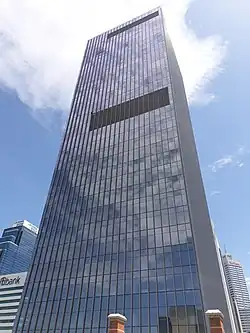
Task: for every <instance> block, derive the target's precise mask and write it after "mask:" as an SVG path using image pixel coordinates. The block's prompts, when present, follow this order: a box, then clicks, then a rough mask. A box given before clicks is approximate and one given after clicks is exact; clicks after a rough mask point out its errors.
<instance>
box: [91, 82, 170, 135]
mask: <svg viewBox="0 0 250 333" xmlns="http://www.w3.org/2000/svg"><path fill="white" fill-rule="evenodd" d="M165 105H169V94H168V88H167V87H165V88H163V89H160V90H157V91H153V92H151V93H149V94H147V95H143V96H140V97H137V98H134V99H132V100H130V101H127V102H124V103H121V104H118V105H115V106H112V107H110V108H108V109H105V110H103V111H99V112H97V113H93V114H92V115H91V121H90V131H93V130H94V129H97V128H101V127H104V126H107V125H111V124H114V123H116V122H119V121H122V120H125V119H128V118H132V117H135V116H138V115H140V114H143V113H146V112H149V111H152V110H155V109H159V108H161V107H163V106H165Z"/></svg>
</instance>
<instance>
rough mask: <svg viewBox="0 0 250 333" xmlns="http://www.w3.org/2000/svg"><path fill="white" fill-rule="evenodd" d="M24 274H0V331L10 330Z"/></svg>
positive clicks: (21, 289) (7, 332)
mask: <svg viewBox="0 0 250 333" xmlns="http://www.w3.org/2000/svg"><path fill="white" fill-rule="evenodd" d="M26 274H27V273H26V272H23V273H16V274H9V275H0V332H4V333H11V332H12V327H13V324H14V320H15V317H16V313H17V309H18V306H19V302H20V299H21V295H22V291H23V286H24V282H25V279H26Z"/></svg>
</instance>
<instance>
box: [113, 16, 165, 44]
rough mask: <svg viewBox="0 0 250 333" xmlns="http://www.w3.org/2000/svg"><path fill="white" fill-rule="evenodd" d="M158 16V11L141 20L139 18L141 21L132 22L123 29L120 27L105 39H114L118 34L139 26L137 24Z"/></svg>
mask: <svg viewBox="0 0 250 333" xmlns="http://www.w3.org/2000/svg"><path fill="white" fill-rule="evenodd" d="M158 15H159V12H158V11H157V12H154V13H152V14H149V15H147V16H145V17H143V18H141V19H139V20H137V21H134V22H132V23H130V24H127V25H125V26H124V27H122V28H120V29H118V30H115V31H112V32H110V33H109V34H108V37H107V38H111V37H114V36H116V35H118V34H120V33H122V32H124V31H126V30H129V29H131V28H134V27H136V26H137V25H139V24H141V23H143V22H146V21H149V20H151V19H152V18H154V17H156V16H158Z"/></svg>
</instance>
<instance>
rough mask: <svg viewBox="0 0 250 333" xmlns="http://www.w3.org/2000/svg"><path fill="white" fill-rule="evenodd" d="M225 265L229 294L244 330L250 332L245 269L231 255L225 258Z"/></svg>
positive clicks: (245, 332)
mask: <svg viewBox="0 0 250 333" xmlns="http://www.w3.org/2000/svg"><path fill="white" fill-rule="evenodd" d="M223 265H224V271H225V275H226V280H227V284H228V289H229V293H230V295H231V298H232V300H233V302H234V305H235V308H236V310H237V312H238V314H239V317H240V321H241V326H242V330H243V332H244V333H249V332H250V299H249V292H248V289H247V284H246V278H245V275H244V271H243V267H242V265H241V263H240V262H239V261H236V260H233V258H232V256H231V255H230V254H225V255H224V256H223Z"/></svg>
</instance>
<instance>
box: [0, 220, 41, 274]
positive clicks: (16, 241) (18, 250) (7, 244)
mask: <svg viewBox="0 0 250 333" xmlns="http://www.w3.org/2000/svg"><path fill="white" fill-rule="evenodd" d="M37 232H38V229H37V227H35V226H33V225H32V224H31V223H30V222H28V221H19V222H16V223H15V224H14V225H13V226H12V227H10V228H6V229H4V231H3V234H2V237H0V275H5V274H12V273H19V272H26V271H27V270H28V269H29V266H30V264H31V260H32V254H33V250H34V247H35V242H36V237H37Z"/></svg>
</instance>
